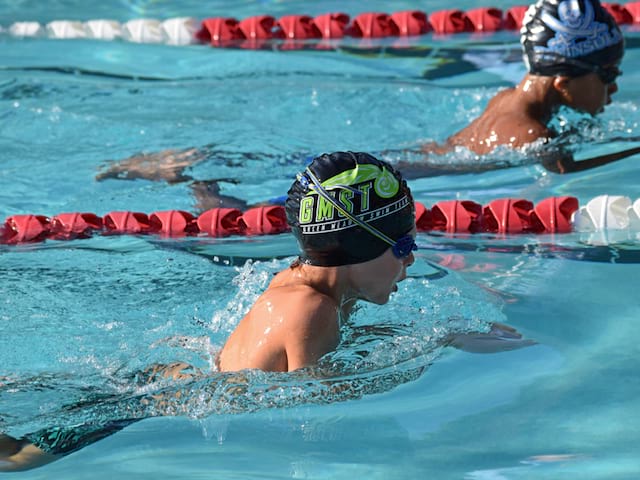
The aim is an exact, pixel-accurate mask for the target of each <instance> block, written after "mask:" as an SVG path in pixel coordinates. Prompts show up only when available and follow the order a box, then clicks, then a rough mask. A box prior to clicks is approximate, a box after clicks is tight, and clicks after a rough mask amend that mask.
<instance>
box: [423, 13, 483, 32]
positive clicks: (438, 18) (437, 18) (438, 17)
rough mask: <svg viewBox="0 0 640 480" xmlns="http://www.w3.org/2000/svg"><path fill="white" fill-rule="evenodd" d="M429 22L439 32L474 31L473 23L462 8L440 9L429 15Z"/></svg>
mask: <svg viewBox="0 0 640 480" xmlns="http://www.w3.org/2000/svg"><path fill="white" fill-rule="evenodd" d="M429 23H431V26H432V27H433V30H434V32H436V33H439V34H445V35H446V34H450V33H463V32H473V24H472V23H471V20H469V18H468V17H467V14H466V13H464V12H463V11H462V10H440V11H438V12H433V13H432V14H431V15H429Z"/></svg>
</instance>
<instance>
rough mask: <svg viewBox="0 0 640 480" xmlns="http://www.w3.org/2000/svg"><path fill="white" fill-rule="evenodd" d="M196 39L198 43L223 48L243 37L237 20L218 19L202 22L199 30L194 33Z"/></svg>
mask: <svg viewBox="0 0 640 480" xmlns="http://www.w3.org/2000/svg"><path fill="white" fill-rule="evenodd" d="M196 38H197V39H198V40H199V41H200V42H203V43H210V44H211V45H213V46H223V45H227V44H228V43H230V42H233V41H237V40H242V39H244V38H245V37H244V34H243V33H242V30H240V27H239V22H238V20H236V19H235V18H230V17H220V18H207V19H205V20H203V21H202V26H201V28H200V30H199V31H198V32H197V33H196Z"/></svg>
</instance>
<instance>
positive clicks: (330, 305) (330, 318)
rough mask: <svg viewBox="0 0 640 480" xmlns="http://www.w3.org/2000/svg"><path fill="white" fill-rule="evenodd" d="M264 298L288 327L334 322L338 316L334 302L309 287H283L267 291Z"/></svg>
mask: <svg viewBox="0 0 640 480" xmlns="http://www.w3.org/2000/svg"><path fill="white" fill-rule="evenodd" d="M265 297H266V298H267V300H268V301H269V303H270V306H271V308H272V309H273V310H275V311H277V312H278V313H279V314H280V315H282V316H283V318H285V319H286V322H287V323H289V327H292V326H294V325H292V324H297V325H298V326H299V327H302V328H304V326H305V325H308V324H314V325H317V324H318V323H324V322H335V321H336V318H337V315H338V305H337V304H336V302H335V301H334V300H333V299H332V298H331V297H329V296H328V295H325V294H323V293H321V292H319V291H318V290H316V289H314V288H312V287H311V286H309V285H283V286H280V287H275V288H271V289H269V290H268V291H267V292H265Z"/></svg>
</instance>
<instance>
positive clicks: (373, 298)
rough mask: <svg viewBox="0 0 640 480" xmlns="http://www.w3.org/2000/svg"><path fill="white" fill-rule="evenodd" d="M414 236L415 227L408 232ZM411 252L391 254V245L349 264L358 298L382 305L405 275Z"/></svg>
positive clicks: (411, 257) (411, 262) (410, 261)
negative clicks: (371, 255) (369, 256)
mask: <svg viewBox="0 0 640 480" xmlns="http://www.w3.org/2000/svg"><path fill="white" fill-rule="evenodd" d="M409 234H410V235H411V236H413V237H414V238H415V236H416V229H415V228H413V230H411V232H410V233H409ZM414 261H415V257H414V255H413V252H410V253H409V255H407V256H406V257H403V258H398V257H396V256H395V255H394V254H393V251H392V250H391V247H389V248H388V249H386V250H385V252H384V253H383V254H382V255H380V256H379V257H377V258H374V259H373V260H369V261H368V262H363V263H357V264H355V265H350V266H349V269H350V278H351V282H352V285H353V286H354V288H355V289H356V294H357V296H358V298H359V299H360V300H366V301H368V302H371V303H375V304H378V305H383V304H385V303H387V302H388V301H389V296H390V295H391V294H392V293H393V292H395V291H396V290H398V286H397V284H398V282H401V281H402V280H404V279H405V278H406V277H407V268H408V267H409V266H411V265H412V264H413V262H414Z"/></svg>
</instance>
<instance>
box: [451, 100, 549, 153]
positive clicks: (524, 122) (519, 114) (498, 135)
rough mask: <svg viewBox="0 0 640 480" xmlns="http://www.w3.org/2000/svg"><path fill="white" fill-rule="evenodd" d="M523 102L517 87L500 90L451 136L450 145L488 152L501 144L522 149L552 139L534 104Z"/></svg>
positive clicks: (477, 151)
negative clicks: (480, 111) (467, 122)
mask: <svg viewBox="0 0 640 480" xmlns="http://www.w3.org/2000/svg"><path fill="white" fill-rule="evenodd" d="M520 102H521V98H520V95H519V94H518V93H517V89H516V88H509V89H506V90H504V91H502V92H500V93H499V94H498V95H496V96H495V97H494V98H492V99H491V100H490V101H489V104H488V105H487V108H486V110H485V111H484V112H483V113H482V115H480V116H479V117H478V118H476V119H475V120H474V121H473V122H472V123H471V124H470V125H469V126H467V127H465V128H464V129H462V130H461V131H459V132H458V133H456V134H454V135H452V136H451V137H449V139H448V140H447V144H448V145H449V146H451V147H455V146H462V147H465V148H468V149H469V150H471V151H473V152H475V153H477V154H479V155H485V154H487V153H490V152H491V151H492V150H493V149H495V148H496V147H497V146H498V145H508V146H509V147H511V148H521V147H523V146H525V145H528V144H530V143H532V142H534V141H536V140H538V139H540V138H543V139H548V138H551V137H552V136H553V132H552V131H551V130H550V129H549V128H547V126H546V125H544V124H542V123H541V122H540V121H539V120H538V119H537V118H536V115H535V112H532V111H531V109H530V106H527V105H519V103H520Z"/></svg>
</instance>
